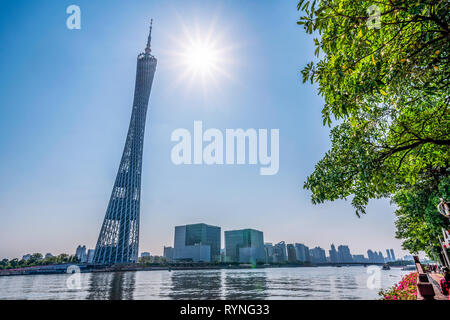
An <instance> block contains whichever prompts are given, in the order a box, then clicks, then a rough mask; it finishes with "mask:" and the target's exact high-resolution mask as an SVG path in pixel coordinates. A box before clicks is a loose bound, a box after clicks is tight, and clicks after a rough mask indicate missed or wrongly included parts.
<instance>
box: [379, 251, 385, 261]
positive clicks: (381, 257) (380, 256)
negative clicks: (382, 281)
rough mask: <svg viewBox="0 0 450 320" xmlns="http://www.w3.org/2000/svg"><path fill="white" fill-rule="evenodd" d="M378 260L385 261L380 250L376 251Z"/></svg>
mask: <svg viewBox="0 0 450 320" xmlns="http://www.w3.org/2000/svg"><path fill="white" fill-rule="evenodd" d="M378 262H381V263H383V262H385V261H384V257H383V254H382V253H381V251H378Z"/></svg>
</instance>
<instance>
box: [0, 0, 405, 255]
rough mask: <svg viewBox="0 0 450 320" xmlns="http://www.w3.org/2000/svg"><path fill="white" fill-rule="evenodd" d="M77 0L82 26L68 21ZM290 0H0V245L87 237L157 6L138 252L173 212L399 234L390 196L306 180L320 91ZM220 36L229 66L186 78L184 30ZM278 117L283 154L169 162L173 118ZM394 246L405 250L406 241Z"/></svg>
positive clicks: (52, 245) (357, 235)
mask: <svg viewBox="0 0 450 320" xmlns="http://www.w3.org/2000/svg"><path fill="white" fill-rule="evenodd" d="M71 4H76V5H78V6H80V8H81V30H68V29H67V27H66V19H67V17H68V15H67V14H66V8H67V6H69V5H71ZM298 17H299V13H298V12H297V11H296V1H295V0H286V1H269V0H267V1H260V0H259V1H256V0H246V1H194V0H193V1H176V0H173V1H162V0H161V1H150V0H147V1H144V0H141V1H137V0H136V1H126V2H125V1H117V0H109V1H100V0H98V1H87V0H86V1H82V0H77V1H62V0H61V1H52V0H47V1H44V0H41V1H19V0H17V1H8V2H2V6H1V10H0V42H1V43H2V46H1V49H0V71H1V76H0V150H1V152H0V163H1V166H0V181H1V182H2V183H1V185H0V219H1V220H0V221H1V223H0V257H8V258H12V257H18V256H22V255H23V254H25V253H28V252H42V253H46V252H52V253H53V254H58V253H61V252H68V253H74V251H75V248H76V246H77V245H78V244H86V245H87V246H88V247H91V248H93V247H94V246H95V243H96V240H97V236H98V232H99V230H100V226H101V223H102V220H103V218H104V214H105V210H106V206H107V203H108V200H109V195H110V192H111V188H112V185H113V182H114V178H115V174H116V171H117V168H118V165H119V161H120V156H121V153H122V149H123V144H124V142H125V136H126V131H127V127H128V124H129V117H130V112H131V104H132V98H133V90H134V80H135V71H136V56H137V54H138V53H139V52H142V51H143V49H144V47H145V42H146V37H147V32H148V23H149V20H150V18H153V19H154V28H153V41H152V48H153V54H154V55H155V56H156V57H157V58H158V67H157V71H156V76H155V80H154V83H153V89H152V93H151V97H150V104H149V111H148V114H147V128H146V134H145V145H144V163H143V179H142V195H141V198H142V201H141V227H140V251H150V252H151V253H152V254H162V247H163V245H166V246H167V245H172V244H173V230H174V226H175V225H182V224H188V223H196V222H205V223H208V224H212V225H217V226H220V227H222V231H224V230H231V229H239V228H255V229H259V230H261V231H263V232H264V239H265V241H267V242H278V241H281V240H284V241H286V242H288V243H291V242H300V243H305V244H306V245H309V246H310V247H313V246H316V245H320V246H322V247H323V248H325V249H327V250H328V249H329V246H330V244H331V243H332V242H333V243H335V244H336V245H338V244H348V245H349V246H350V248H351V250H352V253H354V254H355V253H366V250H367V249H369V248H370V249H376V250H377V251H378V250H381V251H382V252H383V254H385V249H386V248H394V250H395V251H396V252H397V254H398V253H400V241H399V240H396V239H395V238H394V234H395V227H394V219H395V218H394V214H393V211H394V208H393V207H391V206H390V205H389V202H388V201H387V200H378V201H373V202H371V204H370V205H369V207H368V210H367V212H368V214H367V215H366V216H363V217H362V218H360V219H358V218H357V217H356V215H355V214H354V210H353V208H352V207H351V206H350V203H349V201H347V202H346V201H337V202H333V203H326V204H323V205H316V206H314V205H312V204H311V202H310V192H309V191H307V190H304V189H303V188H302V186H303V181H304V180H305V179H306V177H307V175H308V174H309V173H311V172H312V171H313V169H314V164H315V163H316V162H317V161H318V160H320V158H321V157H322V156H323V154H324V153H325V152H326V150H327V149H328V148H329V146H330V143H329V138H328V134H329V129H328V128H327V127H323V126H322V119H321V112H320V111H321V106H322V105H323V100H322V98H321V97H320V96H318V95H317V90H316V87H314V86H311V85H309V84H302V83H301V81H300V70H301V68H302V67H303V66H304V65H305V64H306V63H307V62H309V61H311V60H313V59H314V56H313V51H314V48H313V41H312V38H311V37H310V36H308V35H306V34H305V32H304V31H303V29H302V28H300V27H299V26H297V25H296V21H297V19H298ZM208 32H211V35H212V37H213V38H214V39H217V46H219V48H224V49H226V54H225V55H226V63H224V64H223V65H221V66H220V67H221V68H222V70H223V71H226V73H227V74H228V75H229V76H228V77H224V76H219V74H218V75H217V77H216V82H214V83H210V82H211V81H207V83H206V84H202V83H201V82H200V81H193V82H189V81H187V80H186V79H185V78H183V77H181V75H182V74H183V73H184V72H185V70H183V66H182V65H181V64H180V63H179V62H180V61H177V59H178V58H177V57H178V55H180V54H183V52H180V50H181V51H182V50H183V48H184V46H185V44H186V43H188V38H189V35H192V34H195V35H199V36H200V37H204V36H206V34H208ZM194 120H202V121H203V126H204V128H205V129H206V128H217V129H220V130H222V131H223V132H224V131H225V129H226V128H231V129H233V128H243V129H248V128H256V129H258V128H266V129H272V128H276V129H279V130H280V169H279V172H278V174H277V175H273V176H261V175H259V166H255V165H241V166H237V165H234V166H233V165H231V166H230V165H228V166H227V165H218V166H207V165H191V166H175V165H174V164H172V162H171V159H170V151H171V149H172V147H173V146H174V144H175V143H174V142H171V141H170V135H171V133H172V131H173V130H175V129H177V128H187V129H189V130H191V131H192V130H193V122H194ZM403 253H404V252H403Z"/></svg>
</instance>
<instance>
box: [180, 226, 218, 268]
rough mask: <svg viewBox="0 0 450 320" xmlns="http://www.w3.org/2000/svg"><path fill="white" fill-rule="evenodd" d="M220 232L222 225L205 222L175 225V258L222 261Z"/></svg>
mask: <svg viewBox="0 0 450 320" xmlns="http://www.w3.org/2000/svg"><path fill="white" fill-rule="evenodd" d="M220 232H221V231H220V227H216V226H211V225H208V224H204V223H198V224H189V225H185V226H177V227H175V240H174V254H175V256H174V258H175V259H176V260H187V259H192V261H204V262H210V261H211V262H218V261H220V246H221V241H220ZM206 251H208V252H206Z"/></svg>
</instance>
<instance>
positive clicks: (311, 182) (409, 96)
mask: <svg viewBox="0 0 450 320" xmlns="http://www.w3.org/2000/svg"><path fill="white" fill-rule="evenodd" d="M372 5H376V6H377V8H376V9H377V10H379V12H380V14H379V20H380V28H373V25H371V24H370V21H372V20H373V19H372V18H371V19H369V15H370V14H373V13H374V12H375V11H373V10H374V7H371V6H372ZM369 7H370V8H369ZM298 9H299V10H300V11H302V12H303V14H304V15H303V16H301V17H300V19H299V21H298V24H299V25H301V26H303V27H304V29H305V30H306V32H307V33H309V34H312V35H313V36H314V43H315V45H316V50H315V55H316V56H317V58H318V61H317V62H315V63H314V62H311V63H309V64H307V66H306V67H305V68H304V69H303V70H302V76H303V81H304V82H306V81H310V82H311V83H314V82H315V83H317V84H318V90H319V93H320V94H321V95H322V96H323V98H324V102H325V103H324V106H323V108H322V115H323V123H324V124H328V125H329V126H330V127H332V129H331V134H330V138H331V142H332V146H331V149H330V150H329V151H328V152H327V153H326V154H325V156H324V157H323V159H322V160H320V161H319V162H318V163H317V165H316V167H315V170H314V172H313V173H312V174H311V175H310V176H309V177H308V178H307V180H306V182H305V184H304V187H305V188H307V189H310V190H311V191H312V201H313V203H322V202H324V201H327V200H331V201H332V200H336V199H346V198H348V197H351V198H352V205H353V206H354V207H355V209H356V214H357V215H358V216H360V214H363V213H365V207H366V205H367V204H368V201H369V200H370V199H374V198H382V197H392V196H393V195H396V194H397V193H398V194H399V195H398V197H394V198H393V200H394V201H395V202H396V203H397V204H398V205H399V206H400V209H401V208H403V207H402V206H403V205H404V204H406V203H405V202H404V201H401V198H400V197H401V195H400V194H405V193H408V192H409V193H414V192H415V191H417V190H418V188H419V187H418V186H420V185H422V184H427V183H428V184H427V185H428V186H432V189H428V193H427V194H426V195H423V196H424V197H428V199H431V198H432V197H433V196H434V195H435V194H436V192H437V191H438V190H437V188H438V185H439V183H437V184H436V183H434V184H430V183H429V182H430V181H435V180H433V179H437V181H440V180H442V179H445V178H446V177H447V176H448V175H449V159H450V156H449V145H450V134H449V128H450V121H449V120H450V113H449V79H450V68H449V54H450V50H449V37H450V35H449V27H448V22H449V18H450V10H449V9H450V6H449V3H448V1H446V0H445V1H444V0H441V1H422V0H420V1H412V0H380V1H375V2H374V1H361V0H320V1H307V0H301V1H300V2H299V4H298ZM368 22H369V24H368ZM444 196H445V197H448V194H446V195H444ZM433 199H434V198H433ZM430 201H431V200H430ZM436 204H437V203H435V205H436ZM408 208H409V206H408ZM404 209H405V208H404ZM405 210H406V211H402V214H401V215H400V216H405V215H409V214H411V215H413V213H412V212H411V211H408V210H407V209H405ZM413 216H414V215H413ZM430 217H434V218H430V219H434V220H433V222H432V224H433V226H434V225H435V224H442V221H440V218H438V217H437V216H436V215H435V216H432V215H430ZM419 219H425V218H424V217H422V218H419ZM427 223H430V222H429V221H428V222H427ZM400 225H401V222H399V223H398V225H397V226H398V227H400ZM403 230H406V229H403ZM407 230H408V232H409V233H408V234H407V233H405V232H400V231H399V232H398V234H397V235H398V236H399V237H402V238H404V237H407V238H411V236H412V235H413V233H414V232H413V229H411V228H409V229H407ZM431 230H432V232H433V233H434V232H436V230H437V229H436V228H434V227H432V228H431ZM421 234H422V235H423V233H421ZM424 246H425V244H423V243H422V244H421V245H420V246H415V248H416V249H419V250H424V249H425V247H424ZM427 246H428V247H429V244H427ZM408 247H409V246H408Z"/></svg>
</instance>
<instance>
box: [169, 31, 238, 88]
mask: <svg viewBox="0 0 450 320" xmlns="http://www.w3.org/2000/svg"><path fill="white" fill-rule="evenodd" d="M180 30H181V32H180V33H179V34H178V35H177V37H176V38H172V39H173V41H174V47H173V49H172V50H171V52H170V53H169V55H170V56H171V57H172V60H171V61H172V62H171V65H172V66H173V67H174V68H175V69H176V70H177V73H178V76H177V78H176V85H181V86H183V87H185V88H186V89H188V90H189V91H192V90H196V88H200V89H202V90H203V92H204V93H205V94H206V93H207V92H212V91H214V90H213V89H220V88H221V87H222V85H223V81H224V80H226V79H228V80H229V79H232V77H231V71H232V69H233V64H234V63H233V61H232V60H233V59H232V56H233V50H234V49H235V47H236V44H235V43H232V42H230V39H229V38H228V37H226V34H225V33H224V31H225V30H221V32H219V30H217V28H215V23H212V24H211V25H210V27H204V26H203V27H201V26H199V25H194V26H192V25H191V26H186V25H185V24H184V23H183V24H182V26H181V28H180ZM233 42H234V41H233ZM227 44H228V45H227Z"/></svg>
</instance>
